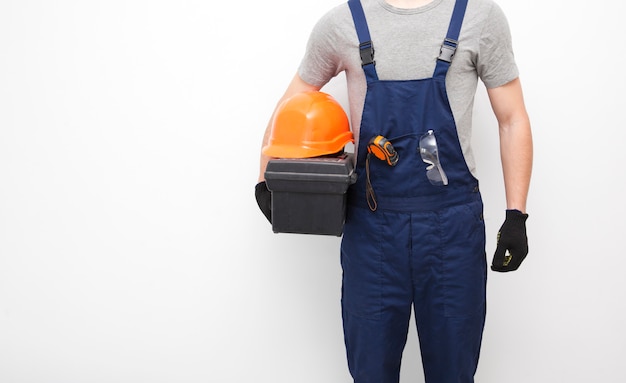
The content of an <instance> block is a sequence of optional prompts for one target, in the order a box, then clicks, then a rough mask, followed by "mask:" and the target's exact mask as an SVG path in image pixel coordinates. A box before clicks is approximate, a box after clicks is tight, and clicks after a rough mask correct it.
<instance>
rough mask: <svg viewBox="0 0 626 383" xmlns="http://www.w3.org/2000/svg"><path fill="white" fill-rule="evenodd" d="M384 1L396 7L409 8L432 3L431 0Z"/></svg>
mask: <svg viewBox="0 0 626 383" xmlns="http://www.w3.org/2000/svg"><path fill="white" fill-rule="evenodd" d="M385 2H386V3H387V4H389V5H392V6H394V7H396V8H407V9H410V8H418V7H422V6H424V5H426V4H429V3H432V2H433V0H385Z"/></svg>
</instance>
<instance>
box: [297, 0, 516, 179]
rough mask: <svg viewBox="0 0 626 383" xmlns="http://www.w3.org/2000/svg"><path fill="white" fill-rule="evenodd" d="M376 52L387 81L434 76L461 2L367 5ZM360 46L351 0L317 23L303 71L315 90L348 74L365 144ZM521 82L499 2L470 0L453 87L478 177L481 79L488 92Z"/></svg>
mask: <svg viewBox="0 0 626 383" xmlns="http://www.w3.org/2000/svg"><path fill="white" fill-rule="evenodd" d="M361 3H362V5H363V10H364V12H365V17H366V19H367V23H368V27H369V31H370V35H371V39H372V42H373V45H374V49H375V56H374V58H375V60H376V71H377V73H378V77H379V79H380V80H414V79H422V78H428V77H432V74H433V71H434V69H435V64H436V59H437V56H438V55H439V50H440V47H441V44H442V42H443V39H444V38H445V37H446V32H447V30H448V25H449V22H450V16H451V14H452V9H453V7H454V3H455V1H454V0H433V1H432V2H431V3H429V4H428V5H425V6H423V7H419V8H413V9H400V8H395V7H393V6H391V5H389V4H387V3H386V2H385V1H384V0H361ZM358 47H359V41H358V38H357V35H356V30H355V27H354V22H353V20H352V15H351V13H350V9H349V7H348V4H347V2H345V3H343V4H340V5H338V6H336V7H334V8H333V9H331V10H330V11H328V12H327V13H326V14H325V15H324V16H323V17H322V18H321V19H320V20H319V21H318V22H317V24H316V25H315V27H314V28H313V30H312V32H311V35H310V37H309V41H308V44H307V49H306V52H305V55H304V57H303V59H302V62H301V64H300V67H299V69H298V73H299V75H300V77H301V78H302V79H303V80H304V81H306V82H307V83H309V84H313V85H317V86H323V85H325V84H326V83H328V82H329V81H330V80H331V79H332V78H333V77H335V76H337V75H338V74H339V73H341V72H344V71H345V75H346V80H347V85H348V99H349V105H350V116H351V125H352V130H353V132H354V135H355V138H356V139H357V140H358V137H359V127H360V124H361V113H362V111H363V104H364V102H365V93H366V90H367V84H366V82H365V75H364V73H363V69H362V67H361V59H360V56H359V48H358ZM517 77H518V69H517V65H516V64H515V59H514V57H513V49H512V45H511V34H510V31H509V26H508V22H507V20H506V17H505V15H504V13H503V12H502V10H501V9H500V7H499V6H498V5H497V4H495V3H494V2H493V0H469V2H468V5H467V10H466V12H465V18H464V21H463V26H462V28H461V34H460V37H459V46H458V49H457V51H456V54H455V56H454V59H453V61H452V65H451V66H450V69H449V70H448V74H447V77H446V89H447V92H448V98H449V100H450V106H451V108H452V112H453V114H454V118H455V121H456V125H457V131H458V134H459V139H460V141H461V147H462V148H463V154H464V155H465V160H466V162H467V165H468V167H469V169H470V171H471V172H472V173H473V174H474V175H476V171H475V167H476V165H475V161H474V157H473V154H472V149H471V128H472V109H473V105H474V96H475V94H476V86H477V84H478V79H479V78H480V79H481V81H482V82H483V83H484V84H485V86H486V87H487V88H495V87H498V86H501V85H504V84H506V83H508V82H510V81H512V80H514V79H515V78H517Z"/></svg>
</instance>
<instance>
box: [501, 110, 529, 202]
mask: <svg viewBox="0 0 626 383" xmlns="http://www.w3.org/2000/svg"><path fill="white" fill-rule="evenodd" d="M500 155H501V158H502V171H503V174H504V186H505V190H506V204H507V209H517V210H519V211H521V212H522V213H525V212H526V200H527V196H528V189H529V186H530V178H531V173H532V165H533V142H532V133H531V129H530V122H529V120H528V117H527V116H525V115H524V116H521V117H520V118H519V119H517V120H514V121H511V122H510V123H506V124H501V125H500Z"/></svg>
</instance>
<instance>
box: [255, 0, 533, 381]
mask: <svg viewBox="0 0 626 383" xmlns="http://www.w3.org/2000/svg"><path fill="white" fill-rule="evenodd" d="M342 71H343V72H345V74H346V79H347V86H348V97H349V103H350V115H351V119H352V121H351V122H352V129H353V132H354V135H355V138H356V140H357V141H356V154H357V155H356V171H357V175H358V178H357V182H356V183H355V184H354V185H352V186H351V187H350V189H349V191H348V209H347V215H346V222H345V226H344V232H343V238H342V243H341V263H342V268H343V287H342V312H343V323H344V338H345V344H346V351H347V356H348V366H349V369H350V373H351V374H352V376H353V378H354V381H355V382H356V383H365V382H376V383H380V382H398V380H399V371H400V362H401V356H402V350H403V348H404V345H405V343H406V337H407V328H408V322H409V319H410V310H411V307H413V309H414V312H415V318H416V322H417V327H418V334H419V341H420V349H421V353H422V362H423V367H424V375H425V378H426V382H427V383H444V382H445V383H452V382H459V383H460V382H463V383H467V382H473V381H474V378H473V377H474V374H475V371H476V367H477V363H478V357H479V352H480V344H481V339H482V332H483V326H484V319H485V295H486V294H485V290H486V259H485V258H486V256H485V228H484V222H483V216H482V211H483V205H482V200H481V196H480V191H479V188H478V181H477V179H476V169H475V163H474V158H473V153H472V149H471V146H470V141H471V139H470V138H471V120H472V108H473V101H474V95H475V91H476V86H477V83H478V79H480V80H481V81H482V82H483V83H484V84H485V86H486V87H487V93H488V95H489V99H490V102H491V106H492V109H493V112H494V114H495V116H496V119H497V121H498V126H499V134H500V153H501V158H502V168H503V173H504V184H505V189H506V203H507V206H506V219H505V223H504V224H503V225H502V227H501V229H500V232H499V233H498V246H497V250H496V253H495V254H494V257H493V260H492V265H491V268H492V269H493V270H495V271H513V270H517V268H518V267H519V266H520V264H521V262H522V261H523V260H524V258H525V257H526V254H527V252H528V246H527V239H526V227H525V222H526V218H527V217H528V215H527V214H526V199H527V194H528V188H529V183H530V176H531V167H532V138H531V129H530V122H529V118H528V115H527V113H526V109H525V105H524V100H523V95H522V88H521V83H520V79H519V77H518V76H519V73H518V68H517V66H516V63H515V60H514V56H513V50H512V47H511V36H510V32H509V28H508V24H507V21H506V18H505V16H504V14H503V13H502V11H501V9H500V8H499V7H498V6H497V5H496V4H495V3H493V1H492V0H469V1H468V0H457V1H455V0H361V1H359V0H350V1H349V2H348V3H347V4H345V3H344V4H341V5H338V6H337V7H335V8H334V9H332V10H331V11H329V12H328V13H327V14H326V15H324V16H323V17H322V18H321V19H320V20H319V22H318V23H317V24H316V26H315V28H314V29H313V31H312V33H311V36H310V38H309V42H308V46H307V50H306V53H305V55H304V58H303V59H302V62H301V65H300V67H299V69H298V71H297V73H296V75H295V76H294V78H293V80H292V81H291V83H290V84H289V86H288V87H287V90H286V91H285V93H284V96H283V97H282V98H281V100H279V102H281V101H282V100H284V99H286V98H288V97H290V96H292V95H294V94H296V93H298V92H302V91H309V90H313V91H316V90H319V89H321V88H322V87H323V86H324V85H325V84H326V83H327V82H328V81H330V79H332V78H333V77H334V76H336V75H337V74H339V73H341V72H342ZM269 132H270V127H269V126H268V128H267V130H266V134H265V137H264V142H263V144H264V145H265V144H266V143H267V140H268V137H269ZM381 140H382V141H381ZM380 142H384V143H388V144H390V145H389V146H388V147H390V148H392V149H391V150H392V151H394V152H395V154H397V157H398V159H397V163H391V164H390V163H389V162H387V161H380V160H378V159H377V158H376V157H374V156H372V154H371V150H368V145H369V144H371V143H373V144H374V145H375V144H376V143H380ZM268 161H269V158H268V157H266V156H263V155H261V160H260V174H259V180H258V181H259V183H258V184H257V186H256V190H255V194H256V197H257V201H258V203H259V206H260V207H261V209H262V210H263V211H264V213H265V214H266V216H267V217H268V219H271V213H270V210H269V195H270V194H269V192H268V191H267V187H266V186H265V183H264V171H265V167H266V165H267V162H268Z"/></svg>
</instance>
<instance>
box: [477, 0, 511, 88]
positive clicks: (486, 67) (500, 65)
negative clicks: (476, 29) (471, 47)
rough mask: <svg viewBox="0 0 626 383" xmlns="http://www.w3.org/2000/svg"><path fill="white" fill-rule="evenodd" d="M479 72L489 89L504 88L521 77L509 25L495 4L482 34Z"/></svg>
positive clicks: (478, 62)
mask: <svg viewBox="0 0 626 383" xmlns="http://www.w3.org/2000/svg"><path fill="white" fill-rule="evenodd" d="M477 70H478V76H479V77H480V78H481V80H482V81H483V83H484V84H485V86H486V87H487V88H496V87H498V86H502V85H504V84H506V83H508V82H510V81H512V80H514V79H516V78H517V77H518V76H519V70H518V68H517V64H516V63H515V57H514V54H513V44H512V38H511V31H510V28H509V23H508V20H507V19H506V16H505V14H504V12H503V11H502V9H501V8H500V7H499V6H498V5H497V4H495V3H493V5H492V7H491V10H490V12H489V16H488V17H487V22H486V24H485V27H484V28H483V30H482V32H481V37H480V46H479V52H478V61H477Z"/></svg>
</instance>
